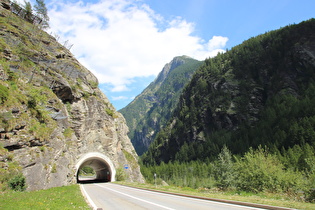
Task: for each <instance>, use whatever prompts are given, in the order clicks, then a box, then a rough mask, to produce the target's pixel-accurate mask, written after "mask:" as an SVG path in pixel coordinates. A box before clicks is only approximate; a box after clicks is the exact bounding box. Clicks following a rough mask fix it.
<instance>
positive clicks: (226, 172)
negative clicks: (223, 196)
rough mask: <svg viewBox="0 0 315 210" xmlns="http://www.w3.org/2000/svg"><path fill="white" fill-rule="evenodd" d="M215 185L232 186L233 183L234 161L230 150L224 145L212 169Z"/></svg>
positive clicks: (224, 187) (225, 187)
mask: <svg viewBox="0 0 315 210" xmlns="http://www.w3.org/2000/svg"><path fill="white" fill-rule="evenodd" d="M214 175H215V179H216V180H217V186H218V187H220V188H223V189H227V188H230V187H232V186H233V185H234V184H235V183H234V182H235V171H234V163H233V161H232V154H231V152H230V150H229V149H228V148H227V147H226V146H224V147H223V148H222V151H221V153H220V154H219V156H218V160H217V161H216V163H215V169H214Z"/></svg>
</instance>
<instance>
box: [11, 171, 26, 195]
mask: <svg viewBox="0 0 315 210" xmlns="http://www.w3.org/2000/svg"><path fill="white" fill-rule="evenodd" d="M8 184H9V187H10V188H11V189H12V190H15V191H24V190H25V189H26V183H25V177H24V176H23V174H18V175H16V176H14V177H13V178H12V179H10V180H9V181H8Z"/></svg>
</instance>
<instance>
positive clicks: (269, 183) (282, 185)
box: [235, 147, 305, 193]
mask: <svg viewBox="0 0 315 210" xmlns="http://www.w3.org/2000/svg"><path fill="white" fill-rule="evenodd" d="M235 168H236V169H235V170H236V173H237V183H236V185H237V187H238V188H239V189H240V190H244V191H251V192H262V191H270V192H286V193H288V192H290V193H297V192H298V191H299V190H304V187H305V183H304V181H303V180H304V177H303V176H302V174H301V173H299V172H294V171H292V170H290V169H289V170H284V166H283V164H282V163H281V162H280V161H279V159H278V157H277V156H275V155H272V154H270V153H268V152H267V150H266V149H263V148H262V147H260V148H259V149H258V150H256V151H254V150H252V149H251V150H250V151H249V152H247V153H246V154H245V155H244V157H243V158H241V159H239V160H237V162H236V166H235Z"/></svg>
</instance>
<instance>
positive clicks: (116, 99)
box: [112, 96, 129, 101]
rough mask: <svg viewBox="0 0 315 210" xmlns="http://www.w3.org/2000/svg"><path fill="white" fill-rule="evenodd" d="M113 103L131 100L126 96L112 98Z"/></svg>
mask: <svg viewBox="0 0 315 210" xmlns="http://www.w3.org/2000/svg"><path fill="white" fill-rule="evenodd" d="M112 99H113V101H119V100H125V99H129V98H128V97H126V96H112Z"/></svg>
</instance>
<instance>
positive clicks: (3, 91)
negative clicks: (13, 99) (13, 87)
mask: <svg viewBox="0 0 315 210" xmlns="http://www.w3.org/2000/svg"><path fill="white" fill-rule="evenodd" d="M8 97H9V90H8V88H7V87H6V86H3V85H1V84H0V104H3V103H4V102H5V101H6V100H7V99H8Z"/></svg>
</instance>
